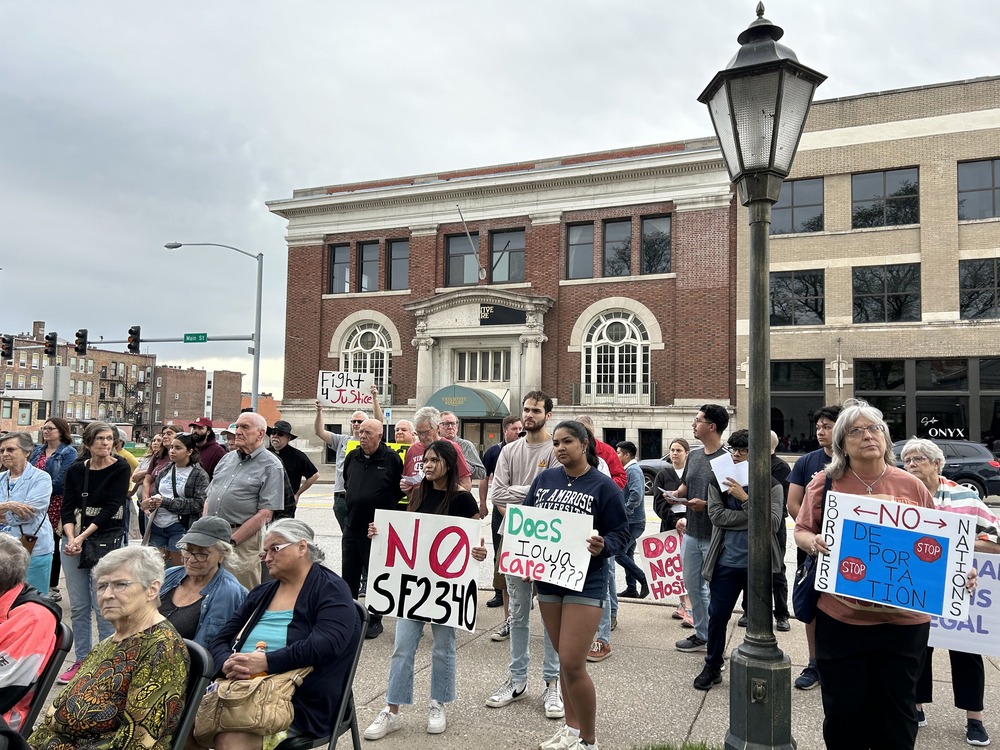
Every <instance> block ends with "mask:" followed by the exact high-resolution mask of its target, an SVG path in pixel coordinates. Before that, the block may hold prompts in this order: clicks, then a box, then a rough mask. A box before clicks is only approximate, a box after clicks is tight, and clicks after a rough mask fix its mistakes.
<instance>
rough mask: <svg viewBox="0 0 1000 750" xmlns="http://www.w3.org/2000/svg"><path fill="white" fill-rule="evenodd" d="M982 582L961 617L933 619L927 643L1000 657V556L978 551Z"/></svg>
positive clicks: (976, 555)
mask: <svg viewBox="0 0 1000 750" xmlns="http://www.w3.org/2000/svg"><path fill="white" fill-rule="evenodd" d="M974 559H975V562H974V564H975V566H976V570H977V571H978V572H979V578H978V579H977V580H978V582H979V585H978V586H976V590H975V592H973V594H972V597H971V602H970V603H969V614H968V616H967V617H965V618H962V619H950V618H946V617H932V618H931V634H930V638H929V639H928V641H927V645H928V646H930V647H932V648H947V649H951V650H952V651H965V652H967V653H970V654H983V655H984V656H1000V602H998V601H997V598H998V597H1000V555H987V554H986V553H984V552H977V553H976V554H975V558H974Z"/></svg>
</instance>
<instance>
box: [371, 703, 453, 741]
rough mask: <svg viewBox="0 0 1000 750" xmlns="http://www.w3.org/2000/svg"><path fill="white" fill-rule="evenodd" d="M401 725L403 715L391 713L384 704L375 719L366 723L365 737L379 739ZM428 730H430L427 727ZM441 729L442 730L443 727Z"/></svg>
mask: <svg viewBox="0 0 1000 750" xmlns="http://www.w3.org/2000/svg"><path fill="white" fill-rule="evenodd" d="M441 718H442V720H443V719H444V715H442V716H441ZM402 726H403V717H401V716H400V715H399V714H394V713H392V711H390V710H389V707H388V706H386V707H385V708H383V709H382V710H381V711H379V712H378V716H376V717H375V721H373V722H372V723H371V724H369V725H368V728H367V729H366V730H365V739H366V740H380V739H382V738H383V737H385V736H386V735H387V734H389V732H395V731H396V730H397V729H400V728H402ZM428 731H430V730H429V728H428ZM441 731H442V732H443V731H444V728H443V727H442V729H441Z"/></svg>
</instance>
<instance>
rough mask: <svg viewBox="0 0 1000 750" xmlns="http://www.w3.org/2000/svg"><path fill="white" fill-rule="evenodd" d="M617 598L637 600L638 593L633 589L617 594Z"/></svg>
mask: <svg viewBox="0 0 1000 750" xmlns="http://www.w3.org/2000/svg"><path fill="white" fill-rule="evenodd" d="M618 598H619V599H638V598H639V592H638V591H636V590H635V589H625V590H623V591H619V592H618Z"/></svg>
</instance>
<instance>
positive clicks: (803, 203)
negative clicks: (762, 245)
mask: <svg viewBox="0 0 1000 750" xmlns="http://www.w3.org/2000/svg"><path fill="white" fill-rule="evenodd" d="M822 231H823V178H822V177H815V178H812V179H809V180H785V181H784V182H783V183H782V184H781V195H780V196H779V197H778V202H777V203H775V204H774V208H772V209H771V229H770V232H771V234H795V233H798V232H822Z"/></svg>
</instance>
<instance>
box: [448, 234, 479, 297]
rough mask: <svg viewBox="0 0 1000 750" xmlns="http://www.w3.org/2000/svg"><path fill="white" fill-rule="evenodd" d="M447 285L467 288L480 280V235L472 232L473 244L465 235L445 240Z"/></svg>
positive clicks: (457, 235)
mask: <svg viewBox="0 0 1000 750" xmlns="http://www.w3.org/2000/svg"><path fill="white" fill-rule="evenodd" d="M445 274H446V278H445V284H446V285H447V286H467V285H470V284H475V283H477V281H478V279H479V233H478V232H472V244H471V245H470V244H469V238H468V237H466V236H465V235H464V234H456V235H455V236H453V237H447V238H445Z"/></svg>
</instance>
